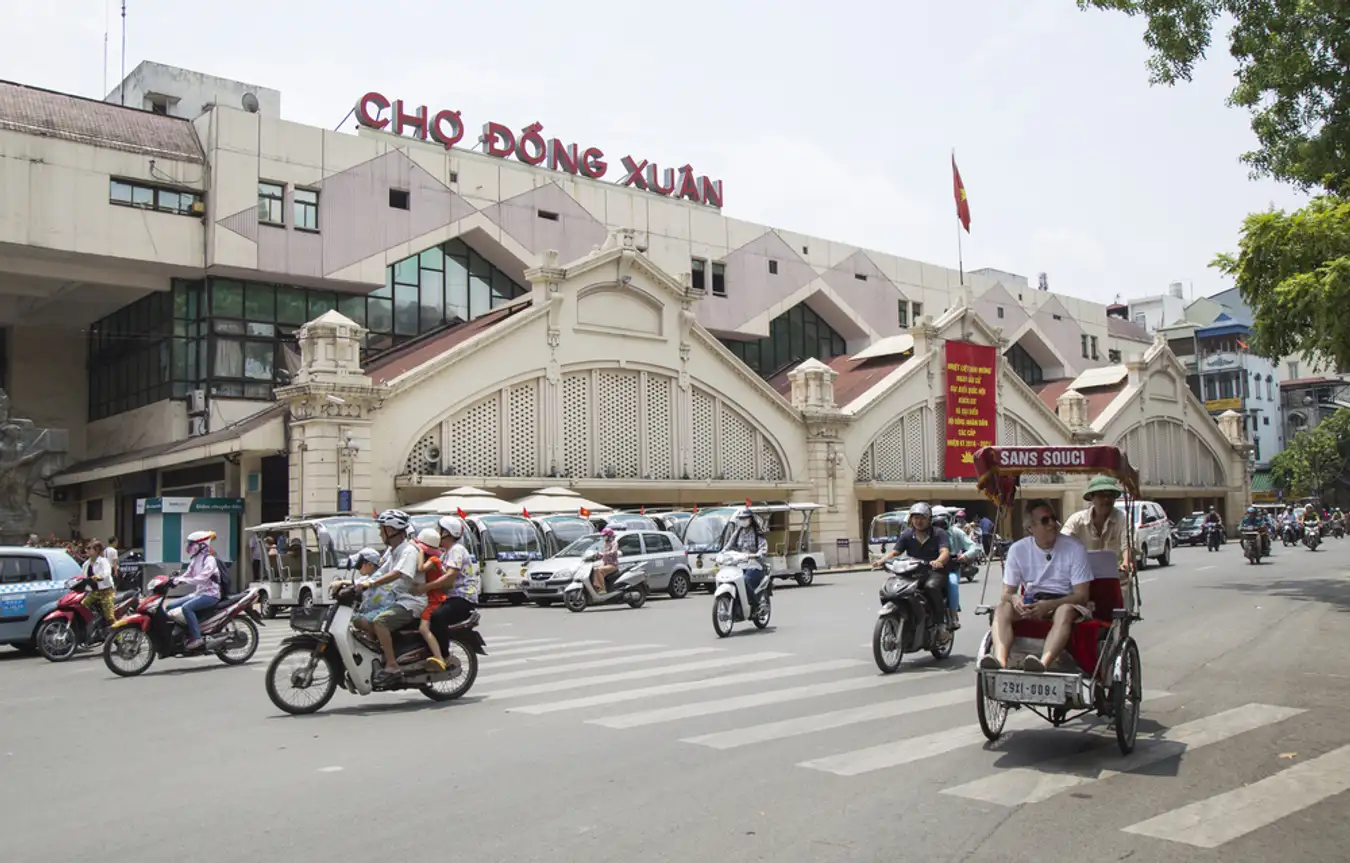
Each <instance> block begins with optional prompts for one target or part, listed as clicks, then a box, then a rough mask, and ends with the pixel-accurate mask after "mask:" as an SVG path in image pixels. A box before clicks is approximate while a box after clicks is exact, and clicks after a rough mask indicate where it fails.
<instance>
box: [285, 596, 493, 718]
mask: <svg viewBox="0 0 1350 863" xmlns="http://www.w3.org/2000/svg"><path fill="white" fill-rule="evenodd" d="M332 589H333V595H334V599H335V600H336V601H335V602H333V603H331V604H329V605H328V606H327V607H323V606H319V607H316V608H311V609H309V610H302V609H295V610H294V611H292V612H291V629H293V630H295V635H292V636H291V637H290V638H287V639H286V640H285V641H283V642H282V647H281V650H280V651H278V652H277V655H276V656H275V657H274V658H273V659H272V662H271V664H270V665H268V666H267V681H266V685H267V697H268V698H270V699H271V700H272V703H273V704H275V705H276V706H277V707H278V708H279V709H281V710H283V711H285V712H286V713H289V714H291V715H293V716H299V715H302V714H306V713H314V712H316V711H318V710H319V709H321V708H322V707H323V706H324V705H325V704H327V703H328V702H329V700H330V699H332V697H333V695H334V693H336V692H337V688H338V684H339V683H341V684H342V688H343V689H346V690H347V691H348V692H350V693H352V694H353V695H369V694H371V693H372V692H397V691H399V690H405V689H416V690H418V691H420V692H421V693H422V694H423V695H425V696H426V697H427V698H430V699H431V700H432V701H453V700H454V699H456V698H459V697H460V696H462V695H463V694H464V693H466V692H468V691H469V689H470V687H472V686H473V683H474V680H476V679H477V678H478V657H479V656H480V655H482V656H487V644H486V643H485V642H484V641H483V636H482V635H481V634H480V633H479V632H478V623H479V614H478V611H477V610H475V611H474V612H473V614H472V615H471V616H470V617H469V619H468V620H466V621H464V622H463V623H459V624H456V625H455V626H452V627H450V630H449V632H448V634H447V635H446V637H445V638H443V639H442V641H441V655H442V656H444V657H445V659H446V668H445V670H444V671H440V670H429V669H427V667H426V660H427V657H429V656H430V655H431V651H430V650H429V649H428V648H427V644H426V641H425V640H423V638H422V634H421V633H420V632H418V631H417V628H416V626H415V625H414V626H412V627H411V628H409V629H402V630H399V631H398V632H395V633H394V634H393V636H394V653H395V657H396V661H397V663H398V669H399V671H401V672H402V673H401V674H398V675H396V676H395V677H393V678H392V679H390V680H386V681H385V682H383V683H381V684H380V685H379V686H376V685H375V682H374V677H375V669H377V668H383V667H384V653H383V651H381V650H380V646H379V643H378V642H377V641H376V639H375V638H374V636H372V635H368V634H366V633H364V632H361V631H360V630H358V629H355V628H354V627H353V626H352V625H351V624H352V618H353V617H354V616H355V614H356V611H355V608H356V605H357V603H358V601H359V599H358V597H359V594H358V593H357V591H356V590H355V589H354V588H353V587H352V586H351V584H350V583H349V582H342V581H339V582H335V583H334V584H333V588H332ZM296 660H299V663H298V667H296V668H294V669H292V670H290V671H286V670H285V666H286V664H287V663H288V662H294V661H296ZM320 672H321V675H322V680H321V681H319V680H316V677H318V676H319V673H320ZM285 684H289V688H287V687H286V686H285ZM298 693H305V694H306V695H307V696H308V695H312V696H313V700H311V701H307V702H304V703H302V702H301V701H300V700H294V701H292V700H288V698H287V696H289V695H293V694H298Z"/></svg>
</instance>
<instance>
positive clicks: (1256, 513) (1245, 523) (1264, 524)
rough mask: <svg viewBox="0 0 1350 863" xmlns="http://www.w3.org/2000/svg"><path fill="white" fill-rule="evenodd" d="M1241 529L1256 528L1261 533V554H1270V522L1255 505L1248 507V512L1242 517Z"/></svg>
mask: <svg viewBox="0 0 1350 863" xmlns="http://www.w3.org/2000/svg"><path fill="white" fill-rule="evenodd" d="M1238 529H1239V530H1255V531H1258V532H1259V533H1260V535H1261V555H1262V556H1263V557H1265V556H1269V554H1270V522H1269V520H1267V519H1266V517H1265V516H1264V515H1262V514H1261V511H1260V510H1258V509H1257V508H1256V507H1254V506H1249V507H1247V514H1246V515H1245V516H1243V518H1242V524H1241V525H1240V526H1239V527H1238Z"/></svg>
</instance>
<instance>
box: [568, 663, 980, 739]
mask: <svg viewBox="0 0 1350 863" xmlns="http://www.w3.org/2000/svg"><path fill="white" fill-rule="evenodd" d="M955 671H957V669H951V670H949V671H941V672H927V673H918V674H895V675H885V676H880V675H875V676H871V677H855V678H851V679H847V680H832V681H830V682H828V683H813V684H808V685H806V686H794V687H792V688H791V689H775V690H772V691H770V692H756V693H754V694H752V695H738V696H735V697H733V698H723V699H720V700H717V701H697V702H694V703H692V704H678V705H676V706H674V707H662V708H658V709H656V710H645V711H642V712H639V713H627V714H623V715H621V716H610V717H608V718H605V719H592V720H590V722H589V724H590V725H603V726H604V727H606V728H637V727H640V726H643V725H656V724H658V723H661V722H674V721H676V720H679V719H693V718H695V717H698V716H712V715H714V714H717V713H730V712H732V711H734V710H746V709H749V708H752V707H765V706H767V705H770V704H784V703H786V702H789V701H801V700H803V699H806V698H819V697H820V696H822V695H837V694H839V693H842V692H858V691H860V690H864V689H875V688H876V687H880V686H901V685H904V684H905V683H907V682H910V683H917V682H922V681H931V680H942V679H944V678H947V676H948V675H950V674H952V673H954V672H955ZM967 674H968V672H967ZM962 677H963V678H964V677H965V675H962ZM962 691H963V692H967V694H968V690H965V689H963V690H962ZM685 742H687V743H699V742H701V741H700V740H699V739H697V738H694V739H690V740H686V741H685Z"/></svg>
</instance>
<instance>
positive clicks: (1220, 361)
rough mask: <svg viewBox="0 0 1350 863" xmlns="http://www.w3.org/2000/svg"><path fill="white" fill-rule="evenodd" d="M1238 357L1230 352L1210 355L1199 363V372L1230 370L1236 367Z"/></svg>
mask: <svg viewBox="0 0 1350 863" xmlns="http://www.w3.org/2000/svg"><path fill="white" fill-rule="evenodd" d="M1238 362H1239V360H1238V355H1237V354H1234V353H1230V352H1226V351H1225V352H1223V353H1218V354H1210V355H1209V356H1207V357H1205V358H1204V359H1202V360H1201V361H1200V369H1201V371H1206V372H1217V371H1220V370H1221V369H1231V368H1234V367H1236V366H1237V365H1238Z"/></svg>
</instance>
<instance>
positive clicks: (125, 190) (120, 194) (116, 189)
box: [108, 180, 131, 204]
mask: <svg viewBox="0 0 1350 863" xmlns="http://www.w3.org/2000/svg"><path fill="white" fill-rule="evenodd" d="M108 199H109V200H110V201H112V202H114V203H117V204H130V203H131V184H130V183H123V182H122V181H121V180H113V181H112V188H111V189H109V191H108Z"/></svg>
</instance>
